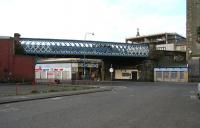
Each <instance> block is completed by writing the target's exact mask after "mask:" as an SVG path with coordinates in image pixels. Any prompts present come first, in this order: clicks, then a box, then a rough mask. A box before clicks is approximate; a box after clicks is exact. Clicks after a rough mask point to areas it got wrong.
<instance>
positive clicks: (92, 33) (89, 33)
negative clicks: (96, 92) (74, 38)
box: [83, 32, 94, 80]
mask: <svg viewBox="0 0 200 128" xmlns="http://www.w3.org/2000/svg"><path fill="white" fill-rule="evenodd" d="M87 35H94V32H86V33H85V37H84V40H85V41H86V38H87ZM83 58H84V59H83V63H84V65H83V77H84V80H85V79H86V76H85V75H86V66H85V50H84V53H83Z"/></svg>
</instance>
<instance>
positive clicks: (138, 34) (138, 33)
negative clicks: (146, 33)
mask: <svg viewBox="0 0 200 128" xmlns="http://www.w3.org/2000/svg"><path fill="white" fill-rule="evenodd" d="M138 36H140V32H139V28H137V35H136V37H138Z"/></svg>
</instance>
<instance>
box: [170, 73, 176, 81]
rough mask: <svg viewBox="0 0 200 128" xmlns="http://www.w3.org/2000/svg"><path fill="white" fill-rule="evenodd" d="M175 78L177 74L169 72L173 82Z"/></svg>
mask: <svg viewBox="0 0 200 128" xmlns="http://www.w3.org/2000/svg"><path fill="white" fill-rule="evenodd" d="M176 76H177V72H176V71H172V72H171V79H172V80H175V79H176Z"/></svg>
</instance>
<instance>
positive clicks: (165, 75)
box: [163, 71, 169, 80]
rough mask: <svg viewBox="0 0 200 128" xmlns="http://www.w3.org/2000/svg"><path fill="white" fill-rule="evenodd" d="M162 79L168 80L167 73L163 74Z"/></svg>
mask: <svg viewBox="0 0 200 128" xmlns="http://www.w3.org/2000/svg"><path fill="white" fill-rule="evenodd" d="M163 78H164V80H168V79H169V72H168V71H165V72H163Z"/></svg>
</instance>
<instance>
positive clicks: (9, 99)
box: [0, 85, 113, 104]
mask: <svg viewBox="0 0 200 128" xmlns="http://www.w3.org/2000/svg"><path fill="white" fill-rule="evenodd" d="M3 86H4V87H5V85H3ZM8 86H13V85H8ZM96 87H97V86H96ZM112 89H113V88H112V87H109V86H98V87H97V88H94V89H86V90H79V91H61V92H49V93H39V94H30V95H14V96H0V104H7V103H15V102H23V101H31V100H39V99H47V98H54V97H63V96H73V95H81V94H89V93H96V92H104V91H111V90H112ZM0 90H3V89H2V86H0ZM0 93H2V92H1V91H0Z"/></svg>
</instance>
